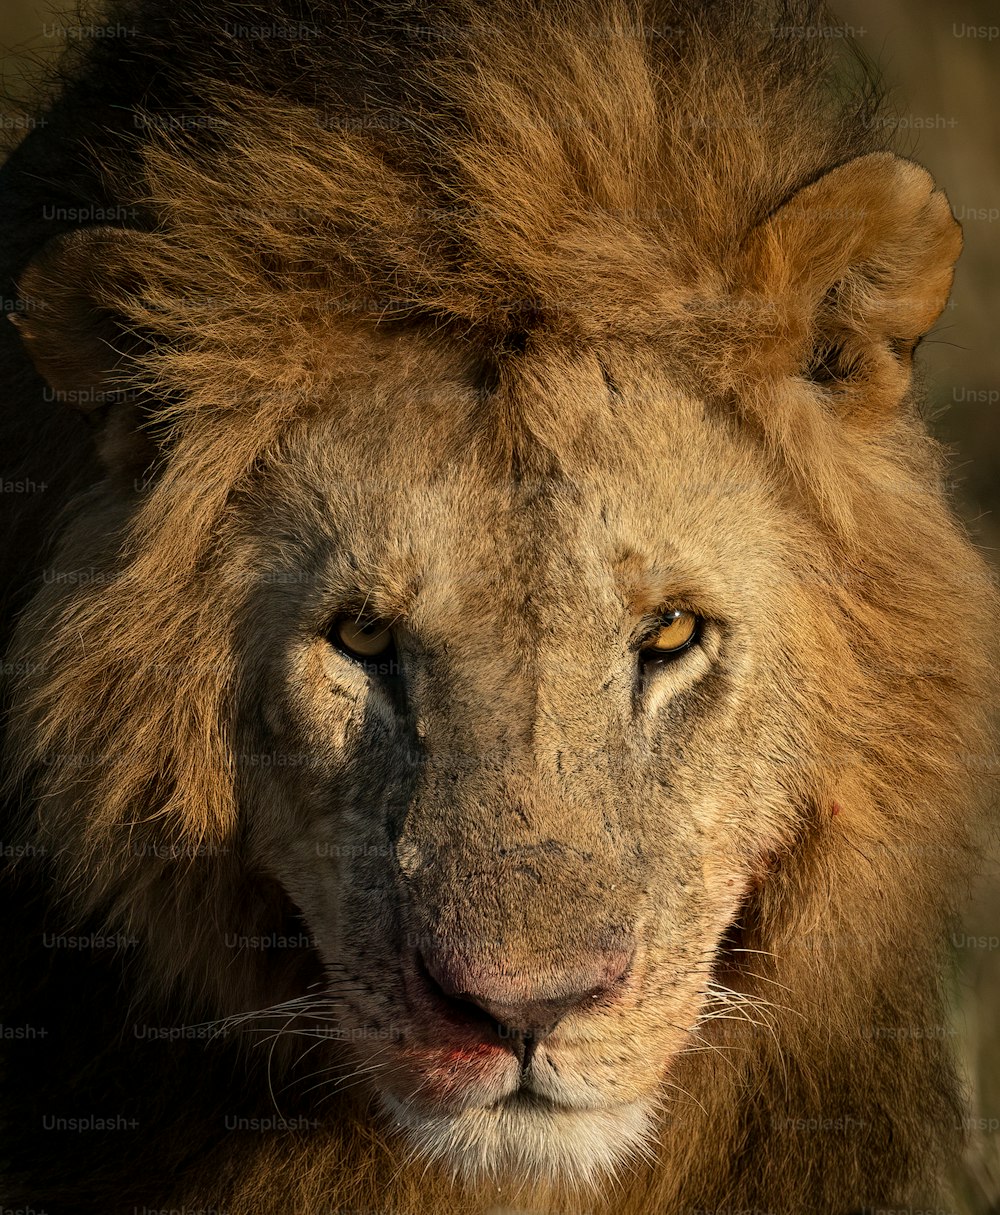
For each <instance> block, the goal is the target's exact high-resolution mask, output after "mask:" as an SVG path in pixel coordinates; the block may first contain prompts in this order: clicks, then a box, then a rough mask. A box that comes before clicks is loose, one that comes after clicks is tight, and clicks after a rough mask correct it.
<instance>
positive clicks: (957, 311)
mask: <svg viewBox="0 0 1000 1215" xmlns="http://www.w3.org/2000/svg"><path fill="white" fill-rule="evenodd" d="M205 2H206V4H208V5H211V4H212V2H213V0H205ZM70 7H71V4H70V3H68V0H0V66H2V71H3V81H2V87H0V96H6V98H7V100H6V101H3V102H0V106H3V107H4V109H3V110H2V112H0V119H2V122H3V126H4V130H3V132H0V135H2V136H3V137H4V142H7V141H8V140H9V138H10V136H11V132H12V130H13V131H14V132H15V133H16V129H17V127H16V124H17V121H18V111H17V108H16V106H15V105H14V103H13V100H12V99H14V98H17V97H21V96H26V95H28V94H29V93H31V91H32V89H33V85H34V82H35V81H37V79H38V78H39V75H40V74H41V73H42V72H43V71H44V65H45V64H46V63H47V62H49V61H51V59H52V57H53V55H55V54H57V53H58V52H59V50H60V49H61V48H62V47H64V46H65V44H66V36H67V35H66V26H67V25H72V23H71V22H69V21H66V22H65V23H60V21H59V17H58V14H59V13H60V12H63V13H65V12H66V10H67V9H68V8H70ZM835 12H836V16H835V17H833V18H831V22H832V23H831V25H830V26H829V27H824V29H823V31H822V33H820V34H817V35H816V36H824V37H837V38H841V37H844V36H850V37H853V38H854V39H855V40H856V42H857V44H858V45H859V46H860V48H861V49H862V50H863V52H864V53H865V54H866V55H867V56H869V57H870V58H871V59H873V60H874V61H875V62H876V63H877V64H878V66H879V68H880V70H881V73H882V76H883V78H884V79H885V82H886V84H887V85H888V86H889V87H890V90H891V95H892V97H893V99H894V110H893V119H892V122H893V125H894V126H895V127H896V129H897V135H898V147H899V150H900V151H902V152H904V153H905V154H907V155H911V156H913V157H914V158H915V159H918V160H920V161H921V162H922V163H923V164H925V165H926V166H927V167H928V168H929V169H930V170H931V172H932V173H933V174H934V176H935V177H936V178H937V181H938V183H939V185H941V186H943V187H944V189H945V190H946V191H947V193H948V196H949V198H950V200H951V203H952V208H953V210H954V212H955V215H956V218H957V219H959V220H960V222H961V223H962V225H963V229H964V233H965V250H964V253H963V255H962V258H961V260H960V262H959V266H958V274H957V277H956V281H955V288H954V292H953V295H952V299H951V302H950V304H949V306H948V308H947V310H946V311H945V313H944V315H943V317H942V318H941V320H940V321H939V323H938V325H937V326H936V328H935V329H934V331H933V332H932V333H931V334H930V335H929V336H928V338H927V339H926V340H925V342H924V344H923V346H922V348H921V352H920V355H919V356H918V360H919V363H920V365H921V368H922V372H923V375H924V376H925V379H926V383H927V388H928V396H929V401H930V406H931V411H932V415H933V416H932V425H933V428H934V430H935V431H936V433H937V434H938V435H939V436H940V437H941V438H942V439H943V440H944V441H945V442H946V443H947V444H948V445H949V447H950V448H951V450H952V452H953V461H952V468H953V482H954V491H955V495H956V501H957V505H958V507H959V509H960V511H961V512H962V514H963V516H964V518H965V519H966V521H967V523H968V526H969V529H970V532H971V533H972V535H973V538H974V540H975V541H976V543H977V544H979V545H980V546H981V547H982V548H983V549H984V550H985V552H986V554H987V556H988V558H989V559H990V560H991V562H992V563H993V565H994V567H995V568H996V567H997V566H998V565H1000V510H998V507H1000V475H998V474H1000V425H998V424H997V418H998V413H1000V326H998V323H997V318H998V315H1000V240H998V237H1000V5H998V4H997V3H996V0H950V2H949V3H948V4H947V5H946V6H943V5H940V0H874V2H872V0H843V2H841V3H839V4H836V5H835ZM995 766H996V765H994V767H995ZM984 938H985V940H986V942H987V943H986V944H985V945H981V944H977V945H969V943H968V942H969V940H970V939H975V940H983V939H984ZM991 938H992V940H991ZM998 938H1000V865H998V864H997V862H996V861H995V860H991V861H990V863H989V868H988V872H987V874H986V875H985V879H984V880H983V881H982V882H981V883H980V887H979V889H978V890H977V891H976V893H975V897H974V898H973V900H972V902H971V903H970V906H969V908H968V911H967V914H966V922H965V924H964V926H963V928H962V929H961V930H960V931H959V932H957V933H956V934H955V936H954V937H953V954H954V957H955V960H956V979H955V1013H954V1018H953V1021H952V1023H951V1025H949V1026H948V1027H941V1028H942V1029H944V1030H945V1032H947V1033H948V1034H949V1035H950V1036H951V1037H952V1038H953V1040H954V1041H955V1042H956V1043H957V1044H958V1047H959V1053H960V1055H961V1058H962V1061H963V1066H964V1069H965V1073H966V1077H967V1083H968V1086H969V1091H970V1096H971V1101H972V1110H971V1113H972V1116H973V1119H974V1122H973V1133H972V1142H971V1146H970V1152H969V1156H968V1159H967V1160H966V1162H965V1164H964V1167H963V1169H962V1176H961V1178H960V1180H959V1185H960V1187H961V1190H962V1193H961V1195H960V1196H959V1198H958V1201H957V1203H956V1205H955V1206H954V1209H953V1210H952V1209H950V1208H949V1209H948V1211H947V1213H946V1212H945V1211H943V1210H942V1211H941V1212H940V1213H938V1212H935V1215H973V1213H975V1215H985V1213H986V1212H994V1213H997V1212H1000V947H998V945H997V943H996V942H997V939H998ZM911 1028H912V1029H918V1028H920V1027H911ZM925 1028H926V1029H927V1030H929V1029H931V1028H933V1027H925ZM914 1215H915V1213H914Z"/></svg>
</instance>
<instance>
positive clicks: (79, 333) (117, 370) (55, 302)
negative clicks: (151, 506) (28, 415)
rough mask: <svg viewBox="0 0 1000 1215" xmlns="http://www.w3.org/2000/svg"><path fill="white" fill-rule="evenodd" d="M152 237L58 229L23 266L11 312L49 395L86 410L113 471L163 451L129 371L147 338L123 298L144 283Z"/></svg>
mask: <svg viewBox="0 0 1000 1215" xmlns="http://www.w3.org/2000/svg"><path fill="white" fill-rule="evenodd" d="M152 242H153V238H152V237H151V236H149V235H148V234H146V233H143V232H135V231H132V230H127V229H123V228H104V227H100V228H81V229H78V230H76V231H73V232H68V233H65V234H63V235H61V236H57V237H54V238H53V239H52V240H50V241H49V242H48V243H47V244H46V245H45V246H43V248H42V249H41V250H40V251H39V252H38V253H37V254H36V255H35V256H34V258H33V259H32V260H31V262H30V263H29V264H28V266H27V268H26V269H25V270H24V272H23V273H22V275H21V277H20V279H19V281H18V308H17V311H16V312H15V313H13V314H11V316H10V319H11V321H12V322H13V323H14V324H15V325H16V327H17V329H18V332H19V333H20V335H21V340H22V341H23V342H24V345H25V348H26V349H27V352H28V354H29V355H30V357H31V360H32V362H33V363H34V365H35V368H36V370H37V371H38V373H39V374H40V375H41V376H42V378H43V379H44V380H45V381H46V383H47V385H48V388H49V392H50V394H51V399H52V400H54V401H58V402H62V403H64V404H66V405H68V406H69V407H71V408H73V409H76V410H79V411H80V412H81V413H82V414H84V415H85V417H86V418H87V419H88V420H89V421H90V422H91V424H92V425H93V427H94V430H95V433H96V437H97V447H98V452H99V454H100V456H101V458H102V460H103V461H104V463H105V465H106V466H107V467H108V469H109V471H111V472H113V473H121V474H126V475H129V476H132V475H135V474H136V473H137V472H139V471H141V470H142V469H145V468H147V467H148V466H149V465H150V464H151V463H152V461H153V460H154V459H155V458H156V455H157V449H156V446H155V444H154V443H153V442H152V440H151V438H150V437H149V434H148V432H147V431H146V430H144V429H143V428H142V422H143V420H144V417H146V416H147V414H146V412H145V411H144V409H143V401H142V400H141V399H140V397H139V394H138V393H137V392H136V390H135V387H134V375H132V374H130V372H134V368H135V361H136V358H137V357H138V356H139V355H140V354H141V353H142V352H143V351H144V350H146V349H148V346H149V343H148V341H146V340H145V339H144V338H143V337H142V336H141V335H140V334H138V333H137V332H136V331H135V329H134V328H131V327H129V326H128V324H127V323H126V321H125V320H124V317H123V315H122V306H121V302H122V301H123V300H124V299H126V298H127V297H128V295H129V294H132V293H134V292H136V290H137V289H138V285H139V284H138V276H137V267H140V266H141V265H142V262H143V255H144V253H148V252H149V251H150V250H151V248H152Z"/></svg>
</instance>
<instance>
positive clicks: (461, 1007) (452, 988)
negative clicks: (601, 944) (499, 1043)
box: [417, 948, 634, 1041]
mask: <svg viewBox="0 0 1000 1215" xmlns="http://www.w3.org/2000/svg"><path fill="white" fill-rule="evenodd" d="M633 953H634V950H633V949H632V948H614V949H609V950H603V951H601V952H598V953H594V954H591V955H589V956H587V957H585V958H578V959H575V960H574V963H573V964H572V966H569V967H565V968H563V969H561V970H560V971H559V972H558V973H555V974H553V973H552V972H548V973H547V975H546V978H545V980H544V982H534V983H533V982H530V981H526V980H525V979H524V978H523V977H519V976H517V975H513V974H511V973H510V972H505V971H501V970H499V969H498V968H486V967H484V966H483V965H482V964H481V963H479V962H476V961H474V960H471V959H468V958H465V957H462V956H461V955H458V954H455V953H452V952H451V951H449V950H447V949H441V950H437V949H425V950H424V951H423V952H422V953H419V954H418V955H417V965H418V969H419V970H420V971H421V973H422V977H423V980H424V983H425V985H426V986H427V987H428V988H429V989H430V991H431V993H432V994H433V995H435V996H437V998H438V999H439V1000H440V999H444V1000H445V1001H447V1003H448V1006H449V1010H450V1011H451V1012H452V1013H453V1014H455V1015H459V1016H461V1017H462V1018H463V1019H465V1020H470V1021H480V1022H481V1021H483V1020H487V1021H489V1022H492V1024H493V1027H494V1029H495V1030H496V1032H497V1033H498V1034H499V1035H500V1036H501V1037H503V1038H508V1039H529V1038H530V1039H532V1040H534V1041H539V1040H541V1039H542V1038H545V1037H547V1036H548V1035H549V1034H551V1033H552V1031H553V1030H554V1029H555V1027H556V1026H557V1025H558V1024H559V1022H560V1021H562V1020H563V1018H564V1017H566V1016H568V1015H569V1013H571V1012H576V1011H581V1012H582V1011H586V1010H587V1009H588V1008H592V1007H594V1005H595V1004H596V1003H598V1002H599V1001H600V1000H601V999H602V997H606V996H608V995H610V994H611V993H612V992H613V990H614V989H615V988H616V987H618V986H619V985H620V984H621V983H622V982H623V981H624V979H625V978H626V976H627V975H628V973H629V970H630V969H631V965H632V956H633Z"/></svg>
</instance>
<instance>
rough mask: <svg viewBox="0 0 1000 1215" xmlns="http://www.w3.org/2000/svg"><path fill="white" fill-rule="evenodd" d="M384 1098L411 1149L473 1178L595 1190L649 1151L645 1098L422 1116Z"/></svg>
mask: <svg viewBox="0 0 1000 1215" xmlns="http://www.w3.org/2000/svg"><path fill="white" fill-rule="evenodd" d="M382 1099H383V1101H384V1103H385V1105H386V1107H387V1109H388V1111H389V1113H390V1114H391V1115H392V1118H393V1121H394V1123H395V1124H396V1126H397V1128H398V1129H400V1130H402V1131H403V1132H404V1134H405V1135H406V1137H407V1138H408V1139H409V1141H410V1143H411V1144H412V1145H413V1147H414V1150H415V1153H416V1154H418V1155H420V1156H422V1157H423V1158H424V1159H425V1160H429V1161H433V1162H435V1163H438V1164H441V1165H443V1166H444V1167H445V1168H449V1169H451V1171H452V1172H453V1173H454V1174H455V1175H456V1176H460V1177H463V1178H465V1179H466V1180H470V1181H476V1180H479V1181H482V1180H490V1181H499V1180H509V1181H524V1182H528V1183H531V1182H550V1183H551V1182H556V1181H562V1182H568V1183H569V1184H571V1185H578V1186H584V1187H588V1188H592V1187H595V1186H597V1185H598V1184H599V1183H600V1182H601V1181H602V1180H603V1179H605V1178H607V1177H610V1176H613V1175H614V1174H615V1173H616V1171H617V1170H618V1168H619V1167H620V1166H621V1165H622V1164H624V1163H625V1162H626V1161H627V1160H629V1159H630V1158H631V1157H633V1156H635V1155H637V1154H639V1155H646V1154H648V1151H649V1146H648V1145H649V1140H650V1138H651V1134H652V1129H653V1117H652V1112H651V1108H650V1106H649V1105H647V1104H646V1103H645V1102H641V1101H637V1102H633V1103H631V1104H628V1105H617V1106H612V1107H610V1108H608V1109H584V1110H581V1109H569V1108H557V1107H553V1106H550V1105H545V1104H542V1103H537V1104H535V1103H527V1102H526V1103H523V1104H522V1103H517V1104H512V1105H501V1106H498V1107H496V1108H493V1109H466V1110H462V1111H461V1112H459V1113H455V1114H430V1115H428V1114H423V1113H420V1112H419V1111H418V1110H415V1109H414V1108H413V1107H412V1106H410V1105H408V1104H405V1103H404V1102H401V1101H397V1100H396V1099H395V1098H394V1097H392V1096H390V1095H389V1094H383V1098H382Z"/></svg>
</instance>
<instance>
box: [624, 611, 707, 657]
mask: <svg viewBox="0 0 1000 1215" xmlns="http://www.w3.org/2000/svg"><path fill="white" fill-rule="evenodd" d="M700 630H701V619H700V617H698V616H696V615H695V614H694V612H689V611H686V610H685V609H684V608H674V609H673V610H672V611H669V612H665V613H664V614H663V615H662V616H661V617H660V627H659V628H658V629H657V630H656V632H655V633H651V634H649V636H647V637H646V638H645V640H644V641H643V642H642V645H641V646H640V648H639V657H640V658H641V659H642V660H643V662H662V661H664V660H668V659H671V658H675V657H676V656H677V655H678V654H681V653H683V652H684V651H685V650H687V649H690V648H691V646H693V645H694V644H695V642H696V641H697V640H698V635H699V632H700Z"/></svg>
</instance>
